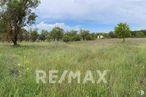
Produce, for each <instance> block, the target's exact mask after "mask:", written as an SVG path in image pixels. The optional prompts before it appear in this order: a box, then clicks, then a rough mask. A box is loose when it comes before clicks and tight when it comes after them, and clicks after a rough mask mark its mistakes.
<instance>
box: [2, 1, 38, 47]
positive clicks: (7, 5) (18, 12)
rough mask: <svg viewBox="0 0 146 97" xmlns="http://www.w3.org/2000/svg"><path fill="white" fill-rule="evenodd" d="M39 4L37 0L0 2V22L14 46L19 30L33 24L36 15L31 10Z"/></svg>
mask: <svg viewBox="0 0 146 97" xmlns="http://www.w3.org/2000/svg"><path fill="white" fill-rule="evenodd" d="M39 3H40V1H39V0H1V2H0V9H1V10H0V11H1V14H0V20H1V21H2V22H3V24H4V25H5V32H7V33H8V35H9V36H10V37H11V41H12V42H13V44H14V45H17V41H18V35H19V33H20V31H21V29H22V28H23V27H25V26H29V25H31V24H33V23H34V21H35V18H36V15H35V13H33V11H32V10H33V8H36V7H38V5H39Z"/></svg>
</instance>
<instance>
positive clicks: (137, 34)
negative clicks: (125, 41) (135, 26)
mask: <svg viewBox="0 0 146 97" xmlns="http://www.w3.org/2000/svg"><path fill="white" fill-rule="evenodd" d="M135 36H136V37H137V38H143V37H145V34H144V33H143V32H136V35H135Z"/></svg>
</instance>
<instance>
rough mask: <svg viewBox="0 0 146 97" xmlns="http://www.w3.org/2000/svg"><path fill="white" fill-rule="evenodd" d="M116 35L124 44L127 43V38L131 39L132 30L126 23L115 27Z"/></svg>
mask: <svg viewBox="0 0 146 97" xmlns="http://www.w3.org/2000/svg"><path fill="white" fill-rule="evenodd" d="M115 34H116V35H117V37H119V38H123V42H125V38H126V37H130V35H131V33H130V28H129V26H128V25H127V24H126V23H120V24H118V25H117V27H115Z"/></svg>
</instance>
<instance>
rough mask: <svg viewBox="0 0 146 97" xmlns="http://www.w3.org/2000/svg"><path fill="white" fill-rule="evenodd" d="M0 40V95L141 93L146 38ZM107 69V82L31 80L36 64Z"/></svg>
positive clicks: (128, 96)
mask: <svg viewBox="0 0 146 97" xmlns="http://www.w3.org/2000/svg"><path fill="white" fill-rule="evenodd" d="M20 45H21V46H20V47H13V46H11V45H10V44H9V43H0V97H146V94H144V95H142V96H141V95H140V93H139V92H138V91H140V90H143V91H146V39H128V40H127V42H126V43H121V40H119V39H104V40H96V41H82V42H72V43H63V42H50V43H49V42H48V43H47V42H43V43H28V42H27V43H26V42H24V43H20ZM38 69H39V70H45V71H46V72H48V71H49V70H52V69H55V70H59V71H60V73H59V74H60V75H61V73H62V72H63V71H64V70H72V71H76V70H80V71H81V72H82V73H83V72H85V71H87V70H92V71H96V70H101V71H102V70H109V71H110V72H109V73H108V75H107V76H106V79H107V81H108V83H107V84H104V83H101V84H92V83H90V82H89V83H88V84H77V83H76V81H75V80H74V82H73V83H72V84H68V83H66V82H63V83H62V84H49V83H47V84H37V83H36V78H35V77H36V75H35V71H36V70H38Z"/></svg>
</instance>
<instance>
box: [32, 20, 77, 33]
mask: <svg viewBox="0 0 146 97" xmlns="http://www.w3.org/2000/svg"><path fill="white" fill-rule="evenodd" d="M54 27H60V28H63V29H64V30H71V29H75V30H79V29H80V26H79V25H77V26H74V27H71V26H68V25H65V24H64V23H55V24H47V23H45V22H41V23H39V24H37V25H33V26H32V28H33V29H39V30H48V31H50V30H52V29H53V28H54Z"/></svg>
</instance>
